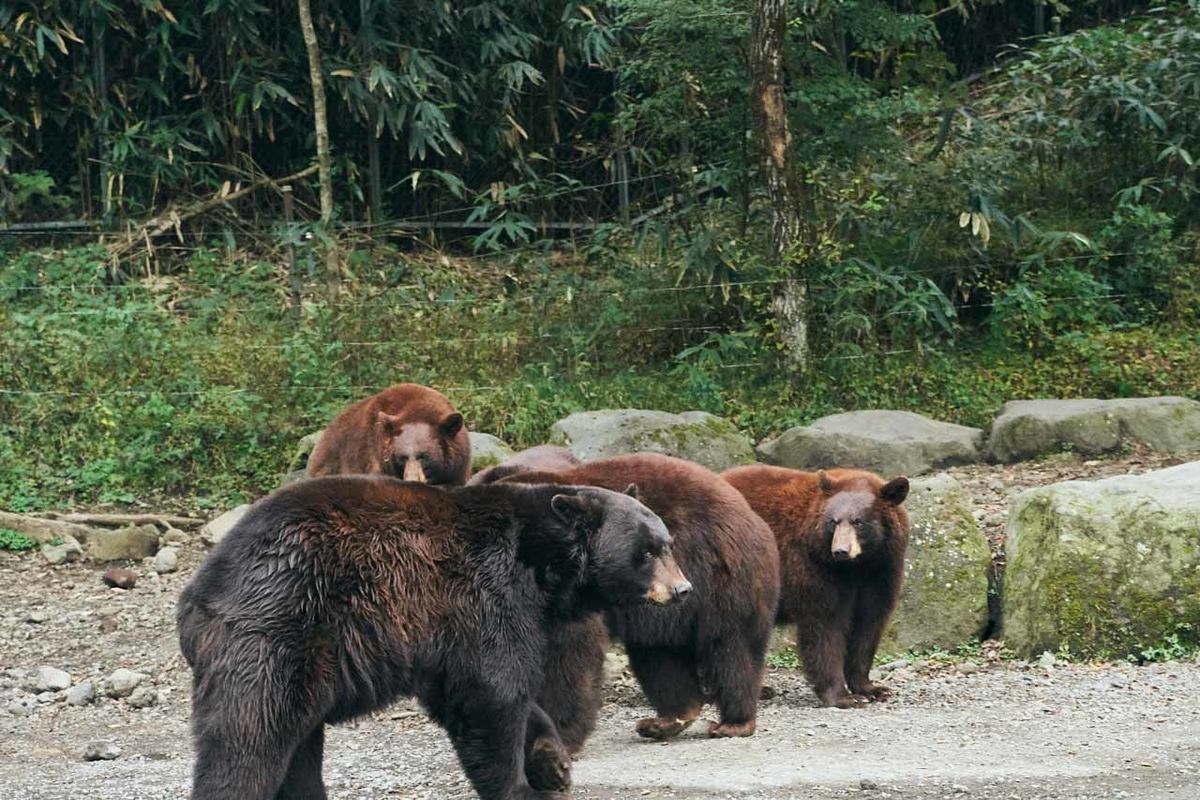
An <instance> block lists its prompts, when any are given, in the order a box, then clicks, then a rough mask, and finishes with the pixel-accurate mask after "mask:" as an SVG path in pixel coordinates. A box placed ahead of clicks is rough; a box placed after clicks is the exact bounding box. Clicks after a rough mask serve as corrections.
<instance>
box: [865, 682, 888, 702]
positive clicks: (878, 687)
mask: <svg viewBox="0 0 1200 800" xmlns="http://www.w3.org/2000/svg"><path fill="white" fill-rule="evenodd" d="M858 694H863V695H866V696H867V697H869V698H871V701H872V702H874V701H883V700H887V699H888V698H890V697H891V696H892V688H891V687H890V686H884V685H883V684H882V683H872V684H868V685H867V686H866V687H864V688H863V689H862V691H860V692H858Z"/></svg>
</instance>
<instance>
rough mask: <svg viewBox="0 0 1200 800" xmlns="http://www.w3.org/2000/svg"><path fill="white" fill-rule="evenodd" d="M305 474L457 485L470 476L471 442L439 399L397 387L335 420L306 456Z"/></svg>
mask: <svg viewBox="0 0 1200 800" xmlns="http://www.w3.org/2000/svg"><path fill="white" fill-rule="evenodd" d="M308 474H309V475H310V476H312V477H314V478H319V477H323V476H326V475H350V474H368V475H369V474H383V475H391V476H393V477H396V478H402V479H404V480H406V481H418V482H420V483H432V484H435V485H445V486H462V485H463V484H465V483H466V482H467V478H468V477H470V475H471V439H470V437H469V436H468V435H467V429H466V427H465V426H464V425H463V418H462V414H460V413H458V411H456V410H455V408H454V406H453V405H451V403H450V401H449V400H447V399H446V398H445V396H444V395H442V394H440V393H439V392H435V391H434V390H433V389H430V388H428V387H426V386H419V385H417V384H415V383H398V384H396V385H395V386H391V387H388V388H387V389H384V390H383V391H382V392H380V393H379V394H376V395H372V396H370V397H368V398H365V399H363V400H359V401H358V402H357V403H354V404H353V405H351V406H349V407H348V408H346V409H345V410H344V411H342V413H340V414H338V415H337V416H336V417H334V419H333V422H331V423H329V427H328V428H326V429H325V432H324V433H323V434H321V438H320V440H319V441H318V442H317V445H316V447H314V448H313V451H312V455H310V456H309V457H308Z"/></svg>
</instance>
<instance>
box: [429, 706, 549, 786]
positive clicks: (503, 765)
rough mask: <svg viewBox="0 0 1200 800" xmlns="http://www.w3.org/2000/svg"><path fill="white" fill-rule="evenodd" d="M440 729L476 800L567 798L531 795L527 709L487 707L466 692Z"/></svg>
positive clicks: (523, 707)
mask: <svg viewBox="0 0 1200 800" xmlns="http://www.w3.org/2000/svg"><path fill="white" fill-rule="evenodd" d="M465 698H471V699H470V701H468V702H463V703H461V704H456V706H457V707H456V708H454V709H453V710H450V709H447V711H448V713H447V715H446V719H445V720H444V724H445V726H446V730H447V731H448V732H449V733H450V739H451V741H452V742H453V743H454V750H455V752H457V753H458V760H459V761H460V762H461V763H462V767H463V772H465V773H466V774H467V779H468V780H469V781H471V785H472V786H473V787H475V791H476V792H478V793H479V797H480V798H481V800H569V795H566V794H563V793H560V792H548V791H542V790H539V789H534V788H533V787H531V786H530V785H529V782H528V780H526V778H525V726H526V724H527V723H528V720H529V715H530V713H531V704H530V703H521V704H510V703H500V702H488V701H487V700H486V699H483V698H480V697H477V696H475V695H474V694H473V693H471V692H467V693H465V694H464V699H465Z"/></svg>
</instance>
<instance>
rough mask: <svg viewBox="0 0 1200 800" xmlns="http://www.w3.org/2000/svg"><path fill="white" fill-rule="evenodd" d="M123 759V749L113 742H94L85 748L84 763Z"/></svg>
mask: <svg viewBox="0 0 1200 800" xmlns="http://www.w3.org/2000/svg"><path fill="white" fill-rule="evenodd" d="M120 757H121V748H119V747H117V746H116V745H115V744H113V743H112V742H92V743H91V744H89V745H88V746H87V747H85V748H83V760H84V761H112V760H113V759H116V758H120Z"/></svg>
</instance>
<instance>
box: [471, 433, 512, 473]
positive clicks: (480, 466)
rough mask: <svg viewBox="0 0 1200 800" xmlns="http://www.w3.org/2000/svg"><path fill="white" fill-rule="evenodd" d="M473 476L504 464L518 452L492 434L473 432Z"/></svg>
mask: <svg viewBox="0 0 1200 800" xmlns="http://www.w3.org/2000/svg"><path fill="white" fill-rule="evenodd" d="M468 435H469V436H470V438H471V474H472V475H474V474H475V473H476V472H480V471H482V470H485V469H487V468H488V467H494V466H496V465H497V464H502V463H504V462H505V461H507V460H508V459H510V458H512V457H513V454H514V453H515V452H516V451H514V450H513V449H512V448H511V447H509V446H508V444H506V443H505V441H504V440H503V439H501V438H500V437H498V436H492V435H491V434H490V433H477V432H475V431H471V432H470V433H469V434H468Z"/></svg>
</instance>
